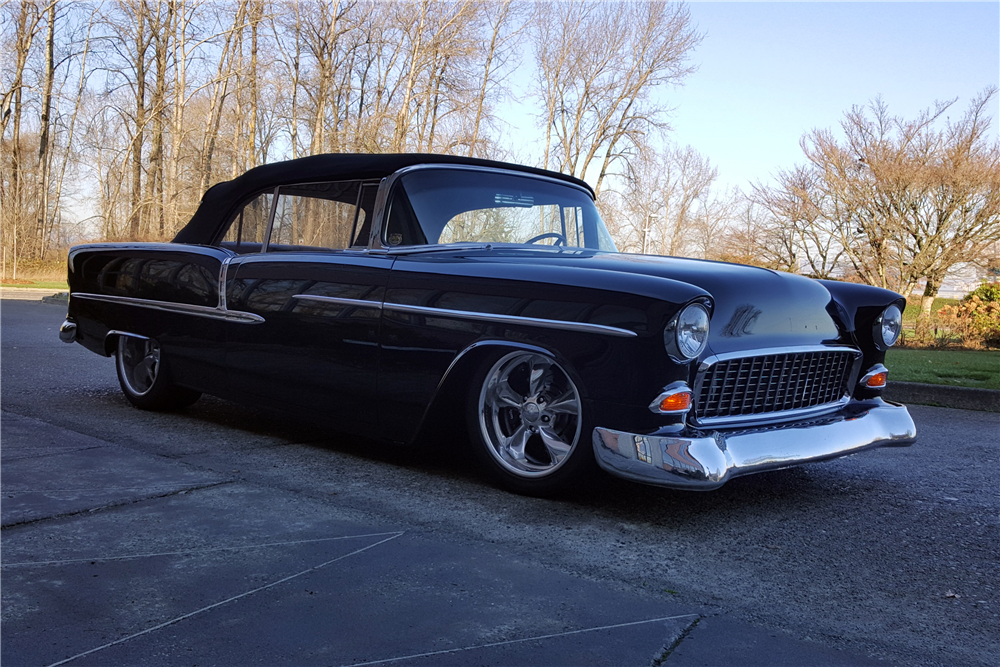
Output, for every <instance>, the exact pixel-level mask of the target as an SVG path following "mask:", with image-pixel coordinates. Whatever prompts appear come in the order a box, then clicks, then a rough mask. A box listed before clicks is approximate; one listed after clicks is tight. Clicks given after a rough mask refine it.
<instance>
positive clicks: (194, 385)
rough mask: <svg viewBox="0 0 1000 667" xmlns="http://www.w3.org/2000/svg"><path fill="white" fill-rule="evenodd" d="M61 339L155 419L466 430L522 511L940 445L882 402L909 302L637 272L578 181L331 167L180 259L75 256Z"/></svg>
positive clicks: (381, 434)
mask: <svg viewBox="0 0 1000 667" xmlns="http://www.w3.org/2000/svg"><path fill="white" fill-rule="evenodd" d="M69 285H70V301H69V314H68V316H67V319H66V322H65V323H64V324H63V326H62V327H61V330H60V337H61V338H62V339H63V340H64V341H67V342H73V341H76V342H78V343H81V344H82V345H84V346H85V347H87V348H88V349H90V350H93V351H94V352H97V353H98V354H102V355H105V356H111V355H115V356H116V357H117V368H118V377H119V380H120V382H121V388H122V391H123V392H124V393H125V396H126V397H127V398H128V400H129V401H131V402H132V403H133V404H134V405H136V406H137V407H140V408H146V409H152V410H164V409H172V408H179V407H183V406H185V405H189V404H191V403H192V402H194V401H195V400H197V398H198V396H199V395H200V394H201V393H209V394H213V395H216V396H221V397H224V398H228V399H232V400H236V401H241V402H245V403H252V404H257V405H262V406H266V407H269V408H278V409H282V410H286V411H288V412H290V413H296V414H299V415H301V416H303V417H305V418H309V419H312V420H319V421H321V422H323V423H325V424H327V425H329V427H330V428H331V429H332V430H336V431H342V432H355V433H362V434H365V435H367V436H374V437H377V438H381V439H385V440H390V441H395V442H400V443H410V442H414V441H416V439H417V438H418V437H419V436H421V434H424V433H425V432H426V431H427V429H428V428H429V427H430V426H432V425H435V424H439V423H462V424H464V426H465V427H467V429H468V432H469V435H470V437H471V440H472V445H473V447H474V449H475V451H476V452H477V453H478V455H479V458H480V459H481V460H482V462H483V463H484V465H485V466H486V468H487V469H488V470H490V471H491V472H492V474H493V475H494V476H495V478H496V479H497V480H499V482H500V483H502V484H503V485H504V486H506V487H507V488H509V489H511V490H514V491H518V492H521V493H529V494H539V495H543V494H550V493H554V492H557V491H560V490H564V489H566V488H567V487H569V486H572V485H575V484H580V483H582V482H583V481H584V480H585V479H586V477H587V475H589V474H590V473H591V472H592V471H595V470H596V468H597V467H598V466H599V467H600V468H603V469H604V470H606V471H607V472H610V473H612V474H614V475H618V476H621V477H625V478H628V479H631V480H635V481H638V482H645V483H649V484H656V485H661V486H669V487H677V488H684V489H713V488H716V487H718V486H720V485H722V484H723V483H724V482H725V481H726V480H727V479H729V478H730V477H734V476H736V475H743V474H746V473H752V472H758V471H763V470H771V469H776V468H782V467H787V466H792V465H797V464H801V463H806V462H809V461H819V460H823V459H830V458H834V457H838V456H844V455H846V454H852V453H854V452H858V451H860V450H862V449H866V448H870V447H878V446H882V445H908V444H910V443H912V442H913V441H914V439H915V436H916V430H915V428H914V425H913V421H912V420H911V419H910V415H909V413H908V412H907V410H906V408H905V407H903V406H900V405H894V404H892V403H889V402H887V401H884V400H882V399H881V398H880V393H881V391H882V390H883V389H884V387H885V385H886V378H887V371H886V368H885V366H883V361H884V358H885V352H886V349H887V348H888V347H889V346H891V345H892V344H893V343H895V341H896V338H897V337H898V335H899V332H900V327H901V310H902V308H903V306H904V305H905V302H904V301H903V299H902V298H901V297H900V296H899V295H898V294H896V293H894V292H889V291H886V290H883V289H877V288H873V287H867V286H863V285H855V284H849V283H840V282H830V281H816V280H810V279H807V278H803V277H800V276H796V275H791V274H786V273H778V272H775V271H769V270H765V269H760V268H753V267H749V266H737V265H731V264H722V263H717V262H707V261H698V260H691V259H677V258H672V257H653V256H644V255H628V254H620V253H618V252H617V251H616V249H615V245H614V242H613V241H612V240H611V237H610V236H609V234H608V232H607V230H606V229H605V227H604V223H603V222H602V221H601V218H600V216H599V215H598V212H597V209H596V207H595V205H594V193H593V191H592V190H591V189H590V188H589V187H588V186H587V184H586V183H584V182H583V181H580V180H578V179H575V178H572V177H570V176H566V175H564V174H557V173H553V172H548V171H543V170H539V169H532V168H529V167H524V166H519V165H513V164H505V163H499V162H492V161H486V160H475V159H466V158H459V157H449V156H441V155H316V156H312V157H307V158H302V159H298V160H292V161H288V162H281V163H276V164H269V165H264V166H261V167H257V168H255V169H252V170H250V171H248V172H247V173H246V174H244V175H243V176H240V177H239V178H237V179H235V180H232V181H228V182H225V183H220V184H218V185H216V186H214V187H212V188H211V189H210V190H208V192H207V193H206V194H205V196H204V198H203V199H202V202H201V205H200V207H199V209H198V211H197V212H196V213H195V215H194V216H193V217H192V219H191V221H190V222H189V223H188V225H187V226H186V227H185V228H184V229H183V230H181V232H180V233H179V234H178V235H177V236H176V238H175V239H174V240H173V242H171V243H166V244H147V243H112V244H88V245H81V246H76V247H74V248H73V249H72V250H71V251H70V253H69Z"/></svg>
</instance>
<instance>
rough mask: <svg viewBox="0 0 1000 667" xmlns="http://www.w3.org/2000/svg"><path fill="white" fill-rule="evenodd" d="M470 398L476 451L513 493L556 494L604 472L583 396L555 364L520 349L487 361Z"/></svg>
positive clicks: (480, 371) (477, 377) (470, 431)
mask: <svg viewBox="0 0 1000 667" xmlns="http://www.w3.org/2000/svg"><path fill="white" fill-rule="evenodd" d="M472 386H473V387H476V388H478V391H475V390H474V391H473V392H472V394H471V395H470V396H469V399H470V400H469V406H468V410H469V412H468V414H469V417H468V422H469V423H468V425H469V435H470V437H471V439H472V441H473V445H474V448H475V452H476V454H477V456H478V457H479V459H480V460H481V461H482V462H483V464H484V465H485V466H486V468H487V469H488V470H489V471H490V472H491V473H492V475H493V477H494V478H495V479H496V480H497V481H498V482H500V484H501V485H502V486H504V487H506V488H507V489H509V490H511V491H514V492H516V493H523V494H526V495H533V496H550V495H554V494H557V493H560V492H564V491H568V490H570V489H571V488H573V487H579V486H581V485H583V484H584V483H586V481H587V480H588V478H589V477H590V476H591V475H592V474H593V473H594V471H595V470H596V464H595V462H594V453H593V449H592V448H591V446H590V428H589V427H587V426H586V420H585V418H584V414H583V401H582V400H581V397H580V392H579V390H578V389H577V388H576V385H575V384H574V383H573V380H572V379H571V378H570V376H569V375H568V374H567V373H566V370H565V369H564V368H563V367H562V366H560V365H559V363H558V362H556V360H555V359H553V358H551V357H549V356H547V355H544V354H539V353H534V352H527V351H517V352H511V353H509V354H505V355H504V356H502V357H500V358H499V359H496V358H493V359H491V360H489V361H488V362H487V363H485V364H483V366H482V367H481V368H480V370H479V372H478V373H477V374H476V378H475V382H474V384H473V385H472Z"/></svg>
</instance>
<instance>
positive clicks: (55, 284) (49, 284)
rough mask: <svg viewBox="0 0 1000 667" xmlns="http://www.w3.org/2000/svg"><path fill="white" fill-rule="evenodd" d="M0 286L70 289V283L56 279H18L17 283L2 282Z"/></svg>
mask: <svg viewBox="0 0 1000 667" xmlns="http://www.w3.org/2000/svg"><path fill="white" fill-rule="evenodd" d="M0 287H3V288H5V289H6V288H8V287H10V288H16V287H29V288H34V289H51V290H57V291H62V292H68V291H69V285H68V284H66V283H65V282H59V281H54V280H39V281H24V282H21V281H18V282H16V283H0Z"/></svg>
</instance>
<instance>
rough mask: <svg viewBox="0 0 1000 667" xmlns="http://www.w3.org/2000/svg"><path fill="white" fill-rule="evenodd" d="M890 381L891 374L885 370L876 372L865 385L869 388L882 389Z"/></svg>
mask: <svg viewBox="0 0 1000 667" xmlns="http://www.w3.org/2000/svg"><path fill="white" fill-rule="evenodd" d="M888 381H889V374H888V373H887V372H885V371H883V372H881V373H875V374H874V375H872V376H871V377H869V378H868V379H867V380H866V381H865V386H866V387H868V388H869V389H881V388H883V387H884V386H885V385H886V383H887V382H888Z"/></svg>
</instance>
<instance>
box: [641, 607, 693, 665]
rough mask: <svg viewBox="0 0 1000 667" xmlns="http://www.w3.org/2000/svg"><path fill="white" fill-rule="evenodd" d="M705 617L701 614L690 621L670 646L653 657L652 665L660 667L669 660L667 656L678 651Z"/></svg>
mask: <svg viewBox="0 0 1000 667" xmlns="http://www.w3.org/2000/svg"><path fill="white" fill-rule="evenodd" d="M703 618H705V617H704V616H702V615H701V614H699V615H698V617H697V618H696V619H694V620H693V621H691V622H690V623H688V625H687V626H686V627H685V628H684V629H682V630H681V631H680V633H679V634H678V635H677V637H676V638H675V639H674V641H672V642H670V645H669V646H664V647H663V652H662V653H660V655H659V656H657V657H656V658H654V659H653V662H652V664H651V666H650V667H660V666H661V665H663V664H664V663H665V662H666V661H667V658H669V657H670V654H671V653H673V652H674V651H676V650H677V647H678V646H680V645H681V644H682V643H683V642H684V640H685V639H687V638H688V637H689V636H690V635H691V632H692V631H693V630H694V628H695V626H696V625H698V623H699V622H700V621H701V619H703Z"/></svg>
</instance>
